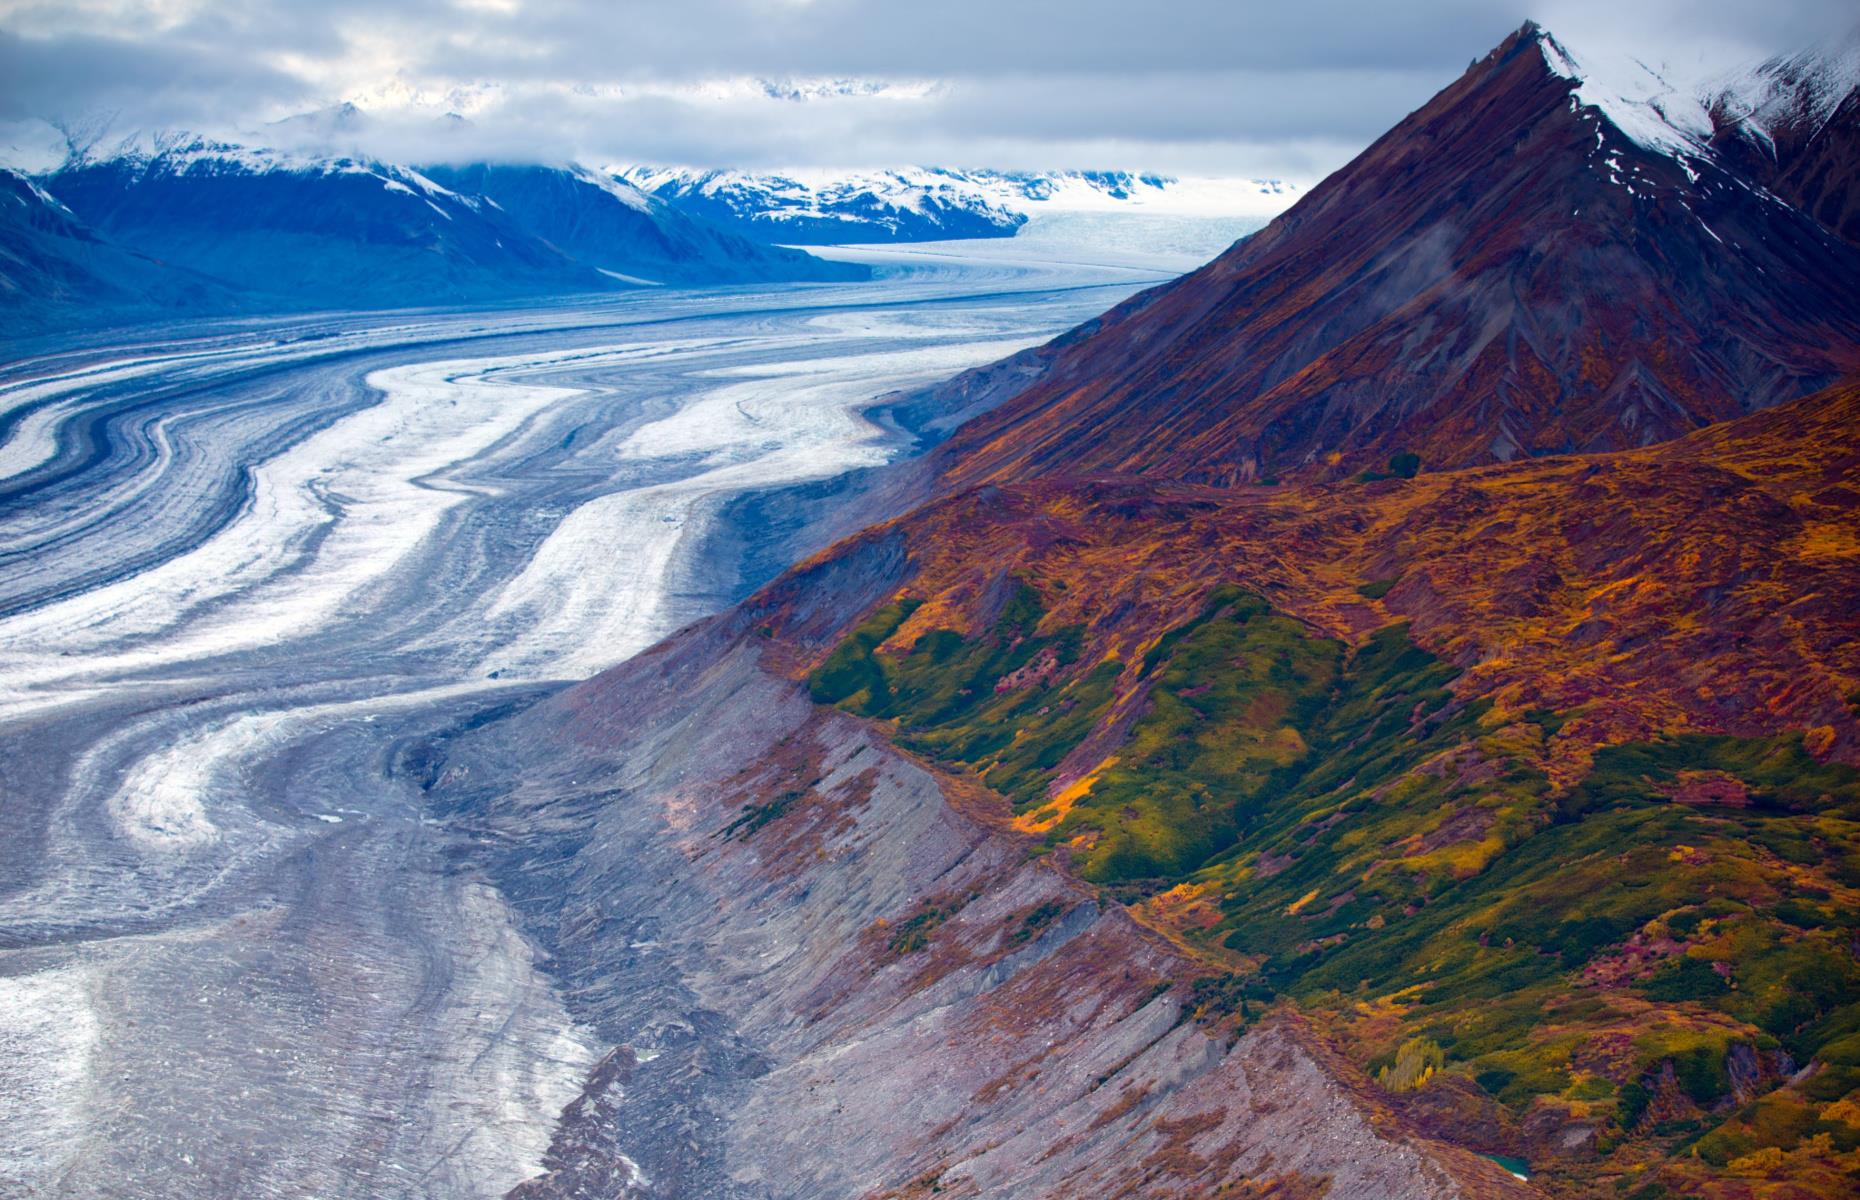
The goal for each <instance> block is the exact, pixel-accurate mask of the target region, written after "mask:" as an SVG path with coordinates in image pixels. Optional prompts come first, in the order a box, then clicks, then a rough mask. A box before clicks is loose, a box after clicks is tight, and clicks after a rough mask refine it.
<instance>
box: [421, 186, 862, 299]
mask: <svg viewBox="0 0 1860 1200" xmlns="http://www.w3.org/2000/svg"><path fill="white" fill-rule="evenodd" d="M421 174H422V175H423V176H424V177H426V178H429V179H432V180H435V181H438V182H439V183H442V184H443V185H445V186H446V187H448V188H450V189H453V190H454V191H455V192H456V193H458V194H461V195H469V196H475V197H479V198H481V199H483V200H486V201H489V202H490V203H491V204H493V205H495V206H496V207H497V209H498V210H499V211H500V212H501V213H503V214H504V215H505V216H507V217H509V218H510V219H512V220H514V221H516V222H518V223H519V224H520V225H521V226H522V227H523V229H524V230H525V231H526V232H527V233H529V234H530V235H532V236H534V237H536V238H539V239H541V240H542V241H543V242H544V243H546V244H547V245H548V246H550V247H552V248H553V249H555V250H556V251H559V252H560V253H562V254H565V255H567V256H568V257H570V258H572V259H574V260H575V261H576V262H579V263H582V264H585V265H587V266H590V267H593V268H594V269H596V270H598V271H600V272H602V273H604V274H606V275H608V276H610V277H612V278H615V279H619V280H622V281H628V282H651V283H669V284H713V283H764V282H778V281H795V280H842V279H863V278H865V277H866V276H867V274H868V272H867V271H865V269H863V268H861V267H856V266H853V265H852V264H850V263H830V262H827V261H825V260H824V259H819V258H815V257H814V256H813V255H811V254H807V253H805V252H803V251H800V250H789V249H785V248H783V247H779V246H771V245H767V244H765V243H762V242H758V241H755V240H753V239H751V238H747V237H744V236H742V235H741V234H738V233H735V232H732V231H731V230H729V229H725V228H723V227H721V226H719V225H716V224H713V223H711V222H709V221H706V220H703V219H702V218H700V217H695V216H692V215H691V214H689V213H686V212H683V211H681V210H680V209H678V208H676V207H674V206H673V205H670V204H668V203H666V202H665V201H663V200H660V199H658V198H656V197H653V196H648V195H646V194H645V193H643V192H641V191H640V190H639V189H637V188H635V187H632V186H631V185H629V184H627V183H624V182H622V181H620V180H618V179H615V178H614V177H613V176H611V175H607V174H603V173H602V172H599V171H594V170H590V169H589V168H587V167H580V166H568V167H546V166H521V165H488V164H483V163H478V164H473V165H471V166H463V167H424V168H422V169H421Z"/></svg>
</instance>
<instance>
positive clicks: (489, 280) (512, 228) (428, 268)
mask: <svg viewBox="0 0 1860 1200" xmlns="http://www.w3.org/2000/svg"><path fill="white" fill-rule="evenodd" d="M41 182H42V184H43V186H44V187H45V189H46V190H47V191H49V192H50V193H51V194H53V195H55V196H57V197H58V198H59V200H61V201H62V202H63V203H65V204H66V205H67V206H69V207H70V208H71V210H72V211H73V212H75V213H76V214H77V215H78V216H79V217H81V218H83V219H84V220H85V221H86V222H87V223H89V224H90V225H92V226H94V227H95V228H96V229H98V230H99V231H100V232H102V233H103V234H104V235H106V236H108V237H110V238H111V239H113V240H115V241H117V242H119V243H122V244H124V245H129V246H133V247H135V248H136V249H137V250H139V251H141V252H143V253H147V254H149V255H152V256H155V257H158V258H161V259H163V260H164V261H167V262H171V263H174V264H177V265H180V266H184V267H187V268H189V269H191V270H194V271H198V272H200V273H202V274H206V275H210V276H213V277H214V278H216V279H219V280H222V281H224V282H225V283H227V284H229V285H231V286H233V287H236V288H239V289H242V290H246V291H250V292H256V293H261V294H266V295H270V296H273V297H276V298H278V299H280V300H286V301H289V302H291V303H293V304H309V305H340V306H356V307H369V306H386V307H393V306H399V305H407V304H436V303H448V302H459V301H467V300H481V299H491V298H496V297H499V296H524V295H531V296H533V295H542V294H548V293H566V292H578V291H579V292H590V291H600V290H608V289H612V288H613V287H616V286H618V284H617V282H616V281H615V280H613V279H611V278H609V277H607V276H604V275H602V274H600V272H598V271H596V270H595V269H594V268H593V267H590V266H584V265H582V264H580V263H577V262H575V261H574V260H573V259H571V258H570V257H568V256H567V255H566V254H564V253H562V252H561V251H559V250H557V249H555V248H554V247H551V246H549V245H547V244H546V243H544V242H542V241H541V240H540V239H538V238H536V237H534V236H532V235H530V234H529V233H527V232H526V231H525V230H524V229H523V228H522V227H521V226H520V225H518V224H517V223H516V222H515V221H514V220H512V219H511V218H510V217H509V216H507V215H505V214H504V213H502V212H500V211H499V210H498V209H497V208H496V206H495V205H492V204H490V203H488V202H486V201H484V200H482V199H480V198H477V197H473V196H466V195H462V194H460V193H458V192H454V191H452V190H451V189H449V188H445V187H441V186H440V185H439V184H437V183H434V182H433V181H432V180H431V179H428V178H426V177H425V176H423V175H421V174H420V173H419V172H417V171H412V170H409V169H407V168H404V167H398V166H394V165H392V164H388V163H383V162H378V161H374V160H369V159H358V158H349V157H322V156H316V155H302V154H290V153H283V152H277V151H270V150H253V149H249V148H246V147H242V146H236V145H231V144H228V143H223V142H214V141H209V140H206V139H201V138H195V137H190V136H175V137H161V138H156V139H154V140H152V141H151V142H149V143H148V144H146V145H142V146H135V147H130V148H126V149H124V150H122V151H120V152H113V153H106V154H101V155H95V154H86V155H80V156H77V157H75V158H73V160H72V161H70V162H68V163H66V164H65V165H64V166H63V167H62V168H60V169H59V170H58V171H56V172H53V173H52V174H50V175H48V176H46V177H44V178H43V179H42V181H41Z"/></svg>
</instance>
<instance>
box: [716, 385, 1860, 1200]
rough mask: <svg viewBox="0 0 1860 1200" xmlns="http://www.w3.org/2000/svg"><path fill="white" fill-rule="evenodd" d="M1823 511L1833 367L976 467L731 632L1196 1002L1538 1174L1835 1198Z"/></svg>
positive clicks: (1848, 660)
mask: <svg viewBox="0 0 1860 1200" xmlns="http://www.w3.org/2000/svg"><path fill="white" fill-rule="evenodd" d="M1856 529H1860V386H1855V385H1851V384H1850V385H1844V386H1841V387H1837V388H1835V389H1832V390H1830V391H1827V392H1824V393H1820V394H1816V395H1812V396H1809V397H1805V398H1802V399H1798V400H1796V401H1792V402H1789V403H1788V404H1786V405H1784V406H1781V407H1779V408H1776V409H1773V410H1771V411H1769V412H1765V413H1761V414H1757V415H1754V416H1751V417H1747V418H1744V419H1742V420H1740V421H1737V422H1732V423H1728V424H1723V425H1717V426H1713V427H1711V428H1709V429H1705V430H1702V431H1699V432H1697V433H1694V434H1692V435H1689V436H1687V437H1684V438H1681V439H1679V440H1676V441H1669V442H1665V443H1661V444H1658V445H1655V446H1652V447H1648V448H1645V449H1640V450H1634V451H1626V452H1616V453H1613V454H1602V455H1593V456H1583V457H1565V458H1553V459H1546V460H1543V461H1541V462H1531V463H1518V464H1510V465H1503V466H1488V467H1481V468H1470V469H1464V470H1460V471H1454V472H1441V473H1437V474H1429V475H1423V476H1420V477H1418V478H1416V479H1414V480H1385V481H1380V482H1372V483H1356V482H1345V483H1338V484H1331V485H1326V486H1321V487H1280V488H1240V489H1210V488H1193V487H1182V486H1179V485H1153V484H1147V483H1143V482H1140V481H1103V482H1097V483H1085V484H1076V483H1066V482H1064V481H1035V482H1030V483H1023V484H1012V485H1004V486H1000V487H985V488H981V489H976V490H973V491H969V492H965V493H962V494H960V495H957V496H954V497H951V498H949V499H947V500H945V501H941V502H939V503H937V504H934V505H932V506H930V507H928V508H925V509H923V510H920V511H918V512H917V513H914V514H912V515H910V516H908V517H906V518H902V519H900V520H899V521H896V522H893V523H890V524H888V525H886V526H881V527H879V528H876V529H874V530H871V531H869V532H867V533H866V534H863V535H861V536H860V537H859V538H857V539H854V540H853V541H851V542H849V543H846V544H843V545H842V546H840V547H837V548H835V549H834V550H833V551H831V552H829V553H828V554H827V555H824V556H822V557H821V558H819V559H818V560H816V561H814V562H811V563H809V564H805V565H804V566H803V567H801V568H799V569H798V570H797V571H796V572H795V573H793V574H792V575H791V576H790V577H788V578H787V579H784V580H782V581H779V582H778V583H777V584H775V585H773V586H772V587H771V588H770V589H768V590H767V591H766V592H765V593H764V594H763V595H761V596H760V597H758V598H757V599H756V600H755V601H754V602H753V603H752V604H751V606H750V607H749V609H748V610H747V611H746V612H744V613H743V614H742V615H741V617H740V618H739V621H738V627H740V628H744V629H759V630H761V631H762V634H761V636H762V637H763V639H764V641H763V642H762V643H761V644H762V646H763V647H764V648H763V651H762V653H763V655H764V657H765V659H768V658H772V659H773V660H775V661H786V662H789V663H793V664H795V665H794V667H793V668H792V669H794V670H796V671H797V673H805V678H806V679H807V681H808V684H809V687H810V689H811V692H812V694H813V696H814V698H815V699H816V701H817V702H820V703H823V704H831V705H834V706H837V707H839V708H842V709H844V710H846V711H848V712H850V713H853V714H855V715H858V716H861V717H865V718H868V719H871V720H873V721H875V722H876V723H877V724H878V726H879V727H880V728H883V729H886V730H889V731H891V733H890V736H891V737H892V738H893V739H894V740H895V741H896V742H897V743H898V744H899V745H900V746H901V747H903V748H904V749H906V750H908V751H911V752H913V753H915V754H917V755H919V756H921V757H922V758H923V759H924V760H926V761H928V762H930V763H933V764H935V765H936V766H938V767H939V768H940V769H941V770H943V771H945V772H948V773H949V774H950V776H951V778H952V779H962V780H966V781H970V782H971V783H972V784H980V785H982V786H984V787H986V788H987V789H989V790H990V791H991V792H993V793H995V794H998V795H1000V796H1002V797H1003V798H1004V799H1005V801H1006V802H1008V803H1009V804H1011V806H1012V807H1011V810H1010V811H1009V812H1007V813H1004V814H1003V815H1002V816H1001V817H1000V818H999V820H1000V821H1001V823H1002V824H1003V825H1004V826H1011V828H1013V829H1015V830H1017V831H1019V832H1021V833H1022V834H1024V835H1026V836H1029V837H1032V838H1036V839H1039V840H1040V841H1041V842H1042V843H1043V844H1044V845H1045V846H1046V847H1048V848H1049V850H1050V852H1051V853H1052V854H1053V855H1054V857H1055V858H1056V859H1057V860H1059V861H1061V862H1063V863H1065V864H1066V865H1067V866H1068V867H1069V868H1070V870H1071V872H1073V873H1075V874H1077V875H1079V876H1082V877H1083V878H1085V879H1087V880H1090V881H1093V882H1095V883H1097V884H1098V885H1100V895H1101V896H1102V897H1103V898H1104V899H1105V900H1107V901H1113V900H1121V901H1123V902H1125V903H1128V904H1130V905H1132V909H1131V911H1132V912H1133V913H1134V915H1135V916H1136V917H1137V918H1138V919H1139V921H1141V922H1143V923H1145V924H1146V925H1148V926H1150V927H1151V928H1153V929H1155V930H1157V931H1158V932H1160V933H1163V934H1166V935H1167V936H1168V937H1169V938H1171V939H1172V940H1174V941H1175V942H1176V943H1177V944H1178V945H1180V946H1181V947H1183V948H1184V949H1185V950H1188V951H1190V952H1191V953H1193V954H1194V955H1196V956H1197V957H1199V959H1200V960H1201V962H1202V964H1203V966H1202V967H1201V970H1202V971H1204V972H1207V973H1208V974H1209V978H1208V979H1207V980H1204V981H1203V982H1201V983H1199V984H1197V990H1196V991H1195V992H1194V993H1193V995H1194V997H1195V1002H1196V1004H1197V1005H1199V1006H1200V1007H1201V1009H1202V1012H1203V1015H1204V1018H1206V1019H1209V1020H1212V1021H1216V1022H1226V1023H1229V1024H1237V1025H1238V1026H1239V1027H1242V1028H1244V1027H1247V1026H1248V1025H1249V1024H1250V1022H1251V1021H1252V1020H1254V1019H1256V1018H1257V1017H1258V1016H1259V1015H1260V1014H1261V1013H1264V1012H1270V1011H1277V1010H1278V1009H1279V1008H1282V1007H1283V1006H1285V1005H1286V1004H1288V1003H1289V1004H1291V1005H1292V1006H1294V1007H1295V1008H1296V1009H1297V1010H1298V1011H1300V1012H1302V1013H1304V1014H1306V1015H1307V1016H1308V1017H1310V1018H1311V1019H1313V1020H1314V1021H1315V1022H1316V1023H1317V1024H1318V1026H1319V1027H1321V1028H1323V1029H1325V1030H1327V1031H1328V1032H1329V1034H1330V1036H1332V1037H1333V1038H1335V1039H1336V1041H1337V1043H1338V1044H1339V1045H1341V1046H1343V1047H1344V1048H1345V1050H1346V1052H1347V1053H1348V1054H1349V1055H1350V1056H1351V1057H1352V1058H1353V1059H1354V1060H1355V1061H1356V1062H1357V1063H1358V1064H1359V1066H1360V1067H1361V1068H1362V1069H1363V1070H1364V1071H1365V1073H1367V1074H1369V1075H1372V1076H1374V1075H1376V1074H1377V1073H1378V1072H1381V1073H1382V1081H1383V1084H1384V1088H1385V1091H1386V1092H1387V1093H1388V1094H1389V1095H1391V1096H1392V1097H1395V1098H1396V1099H1394V1100H1393V1101H1392V1103H1394V1104H1396V1105H1397V1107H1398V1108H1399V1109H1400V1110H1401V1111H1402V1112H1403V1114H1404V1116H1405V1117H1406V1118H1407V1119H1408V1120H1410V1121H1413V1122H1414V1123H1415V1124H1416V1125H1417V1127H1419V1128H1421V1129H1423V1130H1431V1131H1433V1132H1434V1133H1436V1134H1437V1135H1439V1136H1443V1137H1446V1138H1448V1139H1449V1140H1459V1141H1460V1143H1461V1144H1463V1145H1471V1146H1473V1147H1474V1148H1479V1149H1485V1150H1490V1151H1494V1152H1498V1153H1504V1154H1510V1155H1515V1156H1517V1157H1520V1158H1528V1159H1529V1160H1530V1161H1531V1163H1532V1164H1533V1169H1534V1170H1535V1171H1536V1172H1537V1173H1538V1176H1539V1179H1540V1181H1542V1182H1546V1183H1548V1184H1550V1185H1552V1186H1553V1187H1554V1189H1555V1190H1556V1191H1557V1193H1558V1194H1564V1195H1589V1194H1591V1192H1590V1191H1589V1190H1588V1189H1589V1187H1590V1186H1591V1185H1592V1184H1596V1183H1597V1182H1598V1181H1601V1182H1602V1183H1606V1182H1607V1181H1609V1180H1612V1178H1614V1177H1615V1176H1616V1175H1618V1174H1620V1173H1622V1172H1623V1171H1625V1170H1626V1169H1627V1168H1628V1167H1630V1166H1631V1165H1632V1164H1634V1163H1637V1162H1639V1163H1652V1164H1653V1166H1654V1168H1655V1169H1654V1170H1653V1171H1652V1172H1650V1173H1649V1174H1648V1175H1647V1176H1646V1179H1645V1180H1644V1182H1650V1181H1652V1180H1654V1179H1656V1178H1657V1179H1662V1180H1665V1181H1666V1183H1665V1184H1664V1185H1663V1186H1670V1187H1671V1188H1672V1189H1673V1194H1680V1195H1698V1196H1713V1197H1724V1198H1726V1200H1729V1198H1730V1197H1742V1196H1745V1195H1747V1194H1748V1193H1745V1192H1741V1191H1738V1190H1737V1189H1738V1188H1739V1187H1741V1186H1742V1183H1741V1181H1740V1179H1739V1178H1738V1173H1737V1172H1735V1171H1731V1172H1727V1169H1726V1168H1727V1166H1728V1164H1730V1163H1731V1162H1732V1161H1733V1160H1737V1159H1741V1158H1742V1157H1743V1156H1745V1155H1747V1154H1749V1153H1752V1152H1755V1151H1758V1150H1763V1149H1764V1148H1765V1147H1769V1148H1771V1149H1773V1150H1774V1151H1775V1155H1774V1156H1773V1157H1774V1159H1775V1161H1774V1163H1773V1164H1772V1165H1773V1167H1774V1169H1775V1170H1776V1171H1777V1172H1778V1174H1777V1175H1775V1176H1774V1178H1777V1179H1784V1178H1787V1179H1789V1180H1793V1181H1795V1183H1796V1184H1798V1185H1801V1186H1805V1187H1808V1188H1810V1190H1808V1191H1806V1192H1799V1193H1787V1194H1792V1195H1795V1194H1801V1195H1822V1196H1834V1195H1840V1194H1843V1193H1842V1192H1841V1191H1840V1188H1841V1187H1842V1186H1844V1184H1843V1183H1842V1182H1841V1181H1842V1180H1844V1179H1845V1178H1847V1177H1848V1176H1847V1174H1846V1173H1847V1172H1850V1171H1852V1170H1855V1169H1860V1156H1857V1154H1856V1148H1860V1121H1854V1120H1852V1115H1853V1114H1854V1112H1855V1110H1854V1107H1853V1106H1854V1105H1855V1103H1857V1102H1860V1051H1857V1050H1856V1049H1855V1045H1854V1042H1853V1036H1854V1031H1855V1030H1857V1029H1860V967H1857V966H1856V965H1855V963H1854V960H1853V955H1852V952H1851V947H1850V945H1849V938H1850V935H1851V929H1850V925H1851V913H1852V911H1854V905H1855V904H1856V903H1860V893H1857V892H1855V891H1854V890H1853V889H1854V888H1855V887H1856V886H1860V834H1857V833H1856V831H1860V824H1857V823H1856V822H1860V769H1857V767H1860V708H1857V707H1856V705H1855V703H1854V696H1855V695H1856V694H1860V693H1857V691H1856V689H1860V649H1857V647H1860V641H1856V639H1855V638H1854V637H1853V631H1854V628H1855V613H1854V608H1853V597H1854V596H1855V595H1860V538H1856V536H1855V533H1854V531H1855V530H1856ZM881 561H882V562H885V563H887V564H889V565H888V566H887V568H886V569H885V571H884V573H883V575H882V585H880V586H879V587H877V588H876V589H875V591H876V594H875V595H872V596H871V599H869V600H866V601H865V602H864V604H863V606H862V610H861V611H860V612H858V613H855V614H851V615H845V614H840V615H836V616H833V617H830V618H826V620H825V621H824V623H823V616H822V609H823V606H824V605H825V604H827V603H829V601H828V597H829V596H830V595H831V594H832V593H833V592H834V591H835V590H838V589H839V588H843V587H844V583H843V582H842V581H844V580H846V579H847V578H848V577H849V574H850V573H853V572H859V571H861V567H860V564H873V563H876V562H881ZM871 569H872V568H871V566H870V565H867V566H865V567H864V568H863V571H864V572H867V573H869V572H870V571H871ZM853 577H857V576H856V575H854V576H853ZM868 594H870V593H868ZM950 786H951V787H954V786H955V784H953V783H952V784H951V785H950ZM750 802H751V803H755V802H756V800H755V798H754V797H752V798H751V800H750ZM1405 1056H1406V1058H1405ZM1407 1058H1412V1062H1411V1063H1410V1062H1408V1061H1407ZM1805 1067H1806V1068H1808V1069H1807V1070H1803V1068H1805ZM1384 1068H1387V1070H1384ZM1404 1072H1405V1073H1406V1074H1404ZM1434 1076H1438V1078H1434ZM1430 1080H1431V1082H1430ZM1421 1085H1425V1086H1421ZM1752 1106H1754V1107H1752ZM1778 1121H1781V1122H1783V1124H1782V1125H1781V1126H1778V1125H1777V1124H1776V1122H1778ZM1817 1122H1821V1124H1817ZM1820 1129H1826V1130H1829V1131H1832V1139H1831V1140H1828V1141H1821V1142H1817V1141H1815V1140H1814V1138H1813V1137H1812V1136H1811V1135H1812V1134H1813V1133H1814V1132H1815V1131H1816V1130H1820ZM1700 1134H1704V1135H1706V1136H1705V1137H1704V1138H1703V1139H1702V1140H1699V1137H1698V1135H1700ZM1695 1140H1698V1146H1699V1150H1698V1155H1697V1156H1694V1155H1693V1153H1692V1143H1693V1142H1694V1141H1695ZM1617 1150H1619V1153H1618V1154H1617V1153H1616V1151H1617ZM1765 1153H1766V1154H1768V1151H1765ZM1764 1161H1765V1162H1766V1163H1768V1162H1770V1159H1769V1158H1765V1160H1764ZM1643 1169H1644V1168H1643ZM1765 1169H1766V1170H1768V1169H1770V1168H1769V1167H1766V1168H1765ZM1601 1194H1613V1193H1612V1192H1608V1191H1606V1188H1605V1187H1604V1190H1603V1192H1602V1193H1601ZM1648 1194H1649V1195H1664V1194H1666V1193H1661V1192H1651V1193H1648ZM1779 1194H1782V1193H1779Z"/></svg>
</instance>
